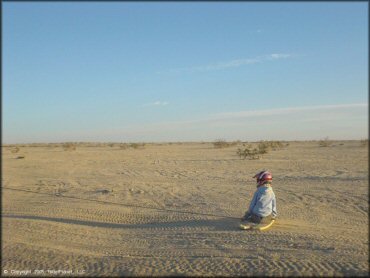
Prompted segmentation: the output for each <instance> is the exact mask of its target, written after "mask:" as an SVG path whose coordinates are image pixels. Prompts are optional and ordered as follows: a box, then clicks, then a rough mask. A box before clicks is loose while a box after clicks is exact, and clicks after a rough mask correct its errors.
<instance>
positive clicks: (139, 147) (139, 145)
mask: <svg viewBox="0 0 370 278" xmlns="http://www.w3.org/2000/svg"><path fill="white" fill-rule="evenodd" d="M144 146H145V144H144V143H141V144H139V143H131V144H130V147H131V148H133V149H143V148H144Z"/></svg>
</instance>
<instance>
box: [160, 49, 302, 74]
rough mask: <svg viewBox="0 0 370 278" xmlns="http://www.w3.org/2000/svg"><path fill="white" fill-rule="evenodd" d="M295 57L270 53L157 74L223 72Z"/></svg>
mask: <svg viewBox="0 0 370 278" xmlns="http://www.w3.org/2000/svg"><path fill="white" fill-rule="evenodd" d="M294 56H295V55H292V54H287V53H272V54H268V55H263V56H257V57H254V58H241V59H234V60H230V61H226V62H220V63H215V64H209V65H203V66H195V67H184V68H174V69H170V70H167V71H160V72H158V73H179V72H206V71H215V70H224V69H228V68H237V67H241V66H245V65H251V64H256V63H263V62H266V61H271V60H279V59H287V58H291V57H294Z"/></svg>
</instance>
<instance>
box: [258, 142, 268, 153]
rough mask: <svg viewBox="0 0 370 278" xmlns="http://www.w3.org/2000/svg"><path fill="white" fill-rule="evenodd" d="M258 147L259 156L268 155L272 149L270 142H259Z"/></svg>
mask: <svg viewBox="0 0 370 278" xmlns="http://www.w3.org/2000/svg"><path fill="white" fill-rule="evenodd" d="M257 147H258V149H257V152H258V153H259V154H265V153H268V151H269V149H270V144H269V143H268V142H259V143H258V146H257Z"/></svg>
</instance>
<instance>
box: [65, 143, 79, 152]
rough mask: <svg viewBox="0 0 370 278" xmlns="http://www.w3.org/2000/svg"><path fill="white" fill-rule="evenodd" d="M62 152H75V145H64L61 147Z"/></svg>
mask: <svg viewBox="0 0 370 278" xmlns="http://www.w3.org/2000/svg"><path fill="white" fill-rule="evenodd" d="M62 146H63V150H65V151H75V150H76V144H74V143H70V142H68V143H64V144H63V145H62Z"/></svg>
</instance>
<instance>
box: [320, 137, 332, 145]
mask: <svg viewBox="0 0 370 278" xmlns="http://www.w3.org/2000/svg"><path fill="white" fill-rule="evenodd" d="M331 143H332V142H331V141H330V140H329V137H325V139H323V140H320V141H319V146H320V147H329V146H330V145H331Z"/></svg>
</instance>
